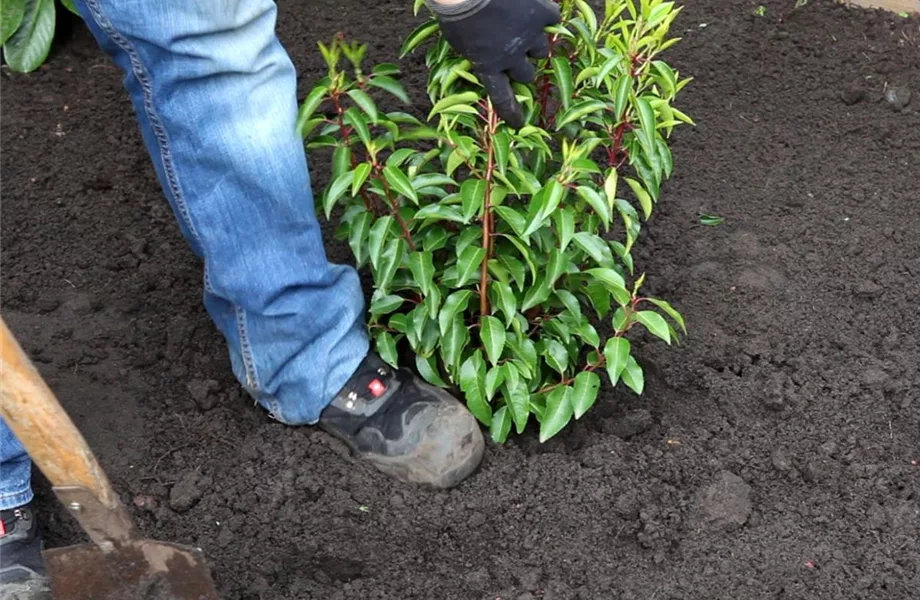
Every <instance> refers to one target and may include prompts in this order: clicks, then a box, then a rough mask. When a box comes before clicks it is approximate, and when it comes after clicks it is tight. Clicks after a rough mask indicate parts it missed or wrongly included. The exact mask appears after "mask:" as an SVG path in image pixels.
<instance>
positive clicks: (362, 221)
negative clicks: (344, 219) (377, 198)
mask: <svg viewBox="0 0 920 600" xmlns="http://www.w3.org/2000/svg"><path fill="white" fill-rule="evenodd" d="M373 220H374V216H373V215H372V214H371V213H369V212H367V211H364V212H362V213H361V214H359V215H358V216H356V217H355V218H354V219H353V220H352V222H351V229H350V230H349V232H348V245H349V247H350V248H351V251H352V253H353V254H354V255H355V262H356V263H357V264H359V265H360V264H363V263H364V258H365V257H364V244H365V242H366V241H367V235H368V233H369V232H370V230H371V222H372V221H373Z"/></svg>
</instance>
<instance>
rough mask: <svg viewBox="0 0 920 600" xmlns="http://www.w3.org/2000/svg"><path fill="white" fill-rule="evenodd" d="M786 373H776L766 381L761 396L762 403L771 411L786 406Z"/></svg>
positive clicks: (779, 409)
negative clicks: (763, 392)
mask: <svg viewBox="0 0 920 600" xmlns="http://www.w3.org/2000/svg"><path fill="white" fill-rule="evenodd" d="M786 379H787V378H786V375H785V374H783V373H776V374H774V375H773V376H772V377H771V378H770V381H769V382H768V383H767V386H766V390H764V391H765V394H764V396H763V398H762V402H763V405H764V406H765V407H766V408H767V409H769V410H772V411H776V412H779V411H781V410H783V409H784V408H786V393H785V390H784V388H785V385H786Z"/></svg>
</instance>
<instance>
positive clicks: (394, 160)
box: [387, 148, 417, 187]
mask: <svg viewBox="0 0 920 600" xmlns="http://www.w3.org/2000/svg"><path fill="white" fill-rule="evenodd" d="M415 154H417V152H416V151H415V150H414V149H413V148H400V149H399V150H397V151H396V152H394V153H393V154H391V155H390V156H388V157H387V166H392V167H399V166H401V165H402V164H403V163H404V162H406V159H408V158H409V157H410V156H414V155H415ZM413 187H415V186H413Z"/></svg>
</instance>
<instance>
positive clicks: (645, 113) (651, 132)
mask: <svg viewBox="0 0 920 600" xmlns="http://www.w3.org/2000/svg"><path fill="white" fill-rule="evenodd" d="M636 109H637V110H638V111H639V124H640V125H641V126H642V131H644V132H645V135H646V136H647V137H648V141H649V143H650V144H651V143H654V141H655V111H653V110H652V106H651V105H650V104H649V103H648V100H646V99H645V98H643V97H641V96H639V97H638V98H636Z"/></svg>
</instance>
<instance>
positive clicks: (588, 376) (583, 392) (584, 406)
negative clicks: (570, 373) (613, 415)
mask: <svg viewBox="0 0 920 600" xmlns="http://www.w3.org/2000/svg"><path fill="white" fill-rule="evenodd" d="M600 387H601V378H600V377H598V376H597V373H592V372H591V371H582V372H581V373H579V374H578V376H577V377H575V384H574V389H573V390H572V409H573V410H574V413H575V419H576V420H578V419H580V418H582V417H583V416H584V414H585V413H586V412H588V409H590V408H591V407H592V406H593V405H594V402H595V401H596V400H597V392H598V390H599V389H600Z"/></svg>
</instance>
